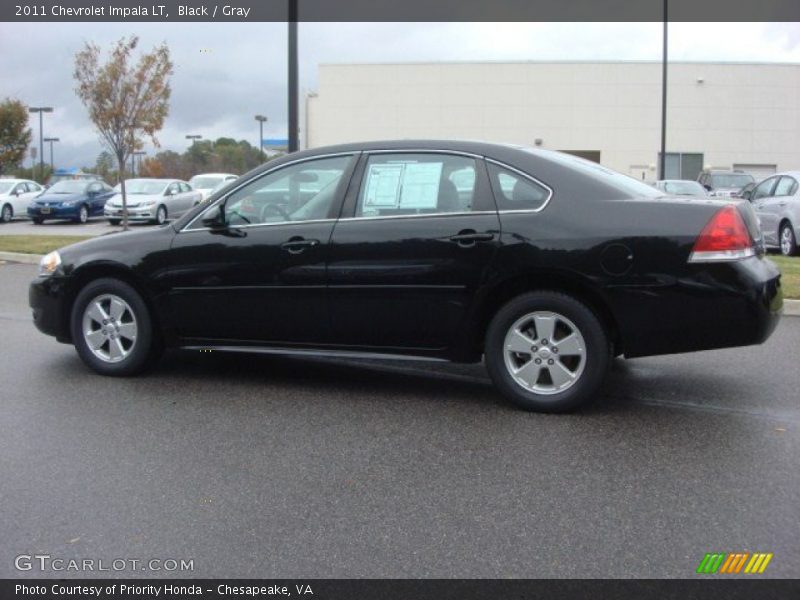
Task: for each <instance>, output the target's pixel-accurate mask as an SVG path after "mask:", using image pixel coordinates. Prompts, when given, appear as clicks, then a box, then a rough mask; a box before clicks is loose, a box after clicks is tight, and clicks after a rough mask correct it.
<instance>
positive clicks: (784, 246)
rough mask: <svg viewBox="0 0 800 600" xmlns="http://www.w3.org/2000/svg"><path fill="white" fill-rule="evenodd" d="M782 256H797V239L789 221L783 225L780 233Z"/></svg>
mask: <svg viewBox="0 0 800 600" xmlns="http://www.w3.org/2000/svg"><path fill="white" fill-rule="evenodd" d="M780 242H781V254H783V255H784V256H795V255H796V254H797V239H795V237H794V228H793V227H792V224H791V223H789V222H788V221H787V222H786V223H784V224H783V225H781V232H780Z"/></svg>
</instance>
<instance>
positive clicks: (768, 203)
mask: <svg viewBox="0 0 800 600" xmlns="http://www.w3.org/2000/svg"><path fill="white" fill-rule="evenodd" d="M778 179H779V177H770V178H768V179H765V180H764V181H762V182H761V183H759V184H758V185H757V186H756V187H754V188H753V194H752V196H751V202H752V203H753V209H754V210H755V211H756V216H757V217H758V220H759V223H761V231H762V232H763V234H764V242H765V243H766V244H767V245H769V246H777V245H778V215H777V212H776V208H777V207H776V206H774V203H773V199H774V198H773V195H772V194H773V190H774V189H775V185H776V184H777V183H778Z"/></svg>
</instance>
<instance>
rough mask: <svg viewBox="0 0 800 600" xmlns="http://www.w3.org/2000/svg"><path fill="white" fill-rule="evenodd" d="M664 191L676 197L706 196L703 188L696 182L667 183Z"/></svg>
mask: <svg viewBox="0 0 800 600" xmlns="http://www.w3.org/2000/svg"><path fill="white" fill-rule="evenodd" d="M664 191H665V192H667V193H668V194H674V195H676V196H706V195H707V194H706V190H705V188H704V187H703V186H702V185H700V184H699V183H697V182H696V181H667V182H665V183H664Z"/></svg>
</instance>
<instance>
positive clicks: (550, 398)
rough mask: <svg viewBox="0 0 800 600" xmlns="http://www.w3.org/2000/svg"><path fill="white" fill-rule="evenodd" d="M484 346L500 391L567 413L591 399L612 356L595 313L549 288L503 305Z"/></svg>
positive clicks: (528, 405) (537, 407) (528, 406)
mask: <svg viewBox="0 0 800 600" xmlns="http://www.w3.org/2000/svg"><path fill="white" fill-rule="evenodd" d="M484 350H485V360H486V367H487V369H488V371H489V376H490V377H491V378H492V381H493V382H494V384H495V386H496V387H497V388H498V389H499V390H500V391H501V392H502V393H503V395H504V396H505V397H506V398H507V399H508V400H510V401H511V402H512V403H514V404H515V405H517V406H518V407H520V408H522V409H525V410H531V411H540V412H565V411H569V410H572V409H574V408H577V407H578V406H581V405H582V404H585V403H587V402H588V401H590V400H592V399H594V398H595V397H596V395H597V393H598V391H599V390H600V388H601V386H602V384H603V382H604V380H605V378H606V374H607V372H608V370H609V367H610V364H611V357H612V354H613V349H612V344H611V342H610V340H609V336H608V334H607V332H606V331H605V329H604V327H603V325H602V323H601V322H600V320H599V319H598V318H597V316H596V315H595V314H594V312H592V310H591V309H589V308H588V307H587V306H586V305H585V304H583V303H582V302H580V301H579V300H577V299H576V298H573V297H572V296H569V295H567V294H563V293H560V292H551V291H540V292H531V293H528V294H524V295H522V296H518V297H516V298H514V299H513V300H511V301H509V302H508V303H507V304H506V305H505V306H503V307H502V308H501V309H500V310H499V311H498V312H497V314H495V316H494V318H493V319H492V321H491V323H490V324H489V328H488V330H487V333H486V343H485V349H484ZM537 361H538V362H537Z"/></svg>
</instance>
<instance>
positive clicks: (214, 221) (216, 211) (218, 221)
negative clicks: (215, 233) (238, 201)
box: [200, 204, 225, 229]
mask: <svg viewBox="0 0 800 600" xmlns="http://www.w3.org/2000/svg"><path fill="white" fill-rule="evenodd" d="M224 211H225V209H224V208H223V206H222V205H220V204H218V205H216V206H212V207H211V208H207V209H206V210H205V211H204V212H203V215H202V216H201V217H200V222H201V223H202V224H203V227H208V228H209V229H225V212H224Z"/></svg>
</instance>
